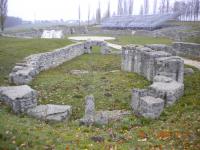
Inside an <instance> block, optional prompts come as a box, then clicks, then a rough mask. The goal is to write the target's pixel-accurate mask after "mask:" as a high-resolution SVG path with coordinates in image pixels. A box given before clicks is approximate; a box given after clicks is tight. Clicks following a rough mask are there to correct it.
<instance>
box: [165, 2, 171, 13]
mask: <svg viewBox="0 0 200 150" xmlns="http://www.w3.org/2000/svg"><path fill="white" fill-rule="evenodd" d="M169 7H170V3H169V0H166V12H167V13H168V12H169Z"/></svg>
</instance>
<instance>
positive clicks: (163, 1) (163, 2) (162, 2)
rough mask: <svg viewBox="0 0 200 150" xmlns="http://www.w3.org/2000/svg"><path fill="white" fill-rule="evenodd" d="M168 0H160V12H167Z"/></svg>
mask: <svg viewBox="0 0 200 150" xmlns="http://www.w3.org/2000/svg"><path fill="white" fill-rule="evenodd" d="M165 4H166V0H161V2H160V13H161V14H164V13H165V8H166V5H165Z"/></svg>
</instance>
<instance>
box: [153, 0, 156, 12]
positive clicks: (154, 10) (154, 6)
mask: <svg viewBox="0 0 200 150" xmlns="http://www.w3.org/2000/svg"><path fill="white" fill-rule="evenodd" d="M156 11H157V0H154V4H153V14H156Z"/></svg>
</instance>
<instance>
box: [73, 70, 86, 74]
mask: <svg viewBox="0 0 200 150" xmlns="http://www.w3.org/2000/svg"><path fill="white" fill-rule="evenodd" d="M70 73H71V74H73V75H84V74H88V73H89V71H87V70H71V71H70Z"/></svg>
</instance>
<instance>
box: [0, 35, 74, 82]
mask: <svg viewBox="0 0 200 150" xmlns="http://www.w3.org/2000/svg"><path fill="white" fill-rule="evenodd" d="M70 43H71V42H70V41H68V40H66V39H62V40H60V39H16V38H3V37H0V73H1V74H0V85H6V84H8V83H7V79H8V74H9V73H10V72H11V69H12V68H13V67H14V65H15V63H16V62H20V61H22V60H23V59H24V57H26V56H29V55H30V54H35V53H40V52H46V51H49V50H53V49H55V48H59V47H63V46H66V45H69V44H70Z"/></svg>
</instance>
